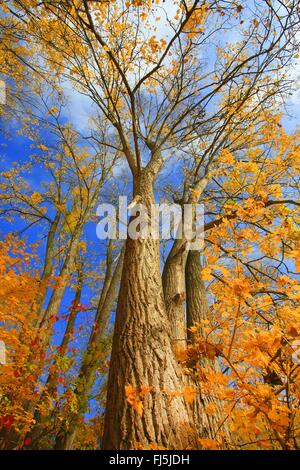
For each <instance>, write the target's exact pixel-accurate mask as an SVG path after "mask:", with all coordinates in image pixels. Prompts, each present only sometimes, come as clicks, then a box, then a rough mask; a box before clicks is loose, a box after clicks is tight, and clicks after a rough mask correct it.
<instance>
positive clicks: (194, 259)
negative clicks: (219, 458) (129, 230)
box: [185, 251, 229, 448]
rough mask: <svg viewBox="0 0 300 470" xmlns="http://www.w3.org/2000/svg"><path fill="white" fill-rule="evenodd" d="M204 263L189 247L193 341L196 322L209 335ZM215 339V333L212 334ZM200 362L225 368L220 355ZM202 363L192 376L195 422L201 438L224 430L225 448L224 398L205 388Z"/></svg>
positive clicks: (223, 444)
mask: <svg viewBox="0 0 300 470" xmlns="http://www.w3.org/2000/svg"><path fill="white" fill-rule="evenodd" d="M201 271H202V267H201V263H200V254H199V252H198V251H189V254H188V257H187V263H186V269H185V276H186V310H187V327H188V340H189V343H193V342H194V341H195V339H196V338H195V335H194V334H193V333H192V332H191V331H190V330H189V328H191V327H192V326H193V325H197V326H198V334H200V335H201V336H202V335H203V336H205V332H204V330H203V327H204V325H205V326H207V325H206V323H204V322H203V321H206V320H209V314H210V312H209V306H208V302H207V293H206V289H205V285H204V282H203V281H202V279H201ZM212 339H213V336H212ZM197 366H198V367H199V368H200V369H201V368H211V369H213V370H214V371H215V372H221V368H220V365H219V363H218V359H217V358H215V359H209V358H207V357H205V356H204V355H203V356H202V357H200V359H199V361H198V364H197ZM198 367H196V368H195V374H194V377H191V378H190V381H191V383H193V384H194V386H195V387H196V388H197V391H198V393H197V397H196V399H195V400H194V402H193V404H192V407H193V414H194V419H195V423H197V428H198V434H199V437H200V438H210V439H215V438H216V436H220V435H222V434H223V440H222V442H220V447H221V448H226V446H227V444H228V441H229V432H228V426H227V422H226V421H227V420H226V415H225V414H224V411H223V409H222V403H221V401H220V400H219V399H218V398H217V397H215V396H211V395H209V394H208V393H207V392H204V391H203V390H202V388H201V381H202V377H199V376H198ZM209 404H213V405H214V406H215V410H216V411H215V413H214V414H213V415H211V414H209V413H207V411H206V407H207V405H209Z"/></svg>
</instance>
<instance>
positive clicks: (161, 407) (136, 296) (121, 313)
mask: <svg viewBox="0 0 300 470" xmlns="http://www.w3.org/2000/svg"><path fill="white" fill-rule="evenodd" d="M137 196H139V198H140V201H141V203H142V204H144V205H145V206H146V207H147V209H148V214H150V213H151V211H150V206H151V204H153V203H154V193H153V176H152V174H151V173H150V172H149V171H147V169H145V170H141V173H140V174H139V175H138V176H137V177H136V181H135V187H134V198H136V197H137ZM126 386H127V391H128V390H129V391H130V390H134V391H135V392H136V393H138V392H140V391H141V389H142V387H150V388H151V390H150V391H149V393H146V394H145V395H144V397H141V396H139V397H138V400H140V401H142V405H143V409H141V406H140V402H139V401H138V404H139V406H134V405H138V404H137V403H136V402H133V403H132V401H131V403H129V402H128V400H127V399H126V391H125V387H126ZM128 387H132V389H130V388H128ZM182 387H183V378H182V374H181V371H180V368H179V365H178V363H177V361H176V359H175V357H174V352H173V349H172V344H171V338H170V323H169V320H168V318H167V314H166V309H165V304H164V298H163V290H162V281H161V274H160V252H159V241H158V240H154V239H152V238H150V236H149V237H147V238H146V239H138V240H133V239H131V238H128V239H127V242H126V250H125V259H124V268H123V273H122V279H121V286H120V292H119V299H118V305H117V312H116V322H115V328H114V337H113V347H112V354H111V363H110V370H109V380H108V394H107V407H106V414H105V424H104V436H103V448H104V449H134V448H136V446H142V447H143V448H147V447H148V446H149V444H151V443H154V444H156V445H160V446H164V447H166V448H169V449H184V448H187V447H189V446H190V445H191V442H192V440H193V432H192V429H190V428H191V422H190V417H189V412H188V407H187V405H186V403H185V401H184V399H183V397H182V396H178V395H176V394H174V395H175V396H171V394H170V393H169V392H180V391H181V390H182Z"/></svg>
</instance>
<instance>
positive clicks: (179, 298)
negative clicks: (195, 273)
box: [162, 240, 188, 349]
mask: <svg viewBox="0 0 300 470" xmlns="http://www.w3.org/2000/svg"><path fill="white" fill-rule="evenodd" d="M187 254H188V251H187V250H186V243H185V240H175V241H174V243H173V246H172V248H171V250H170V253H169V255H168V257H167V260H166V262H165V266H164V270H163V275H162V283H163V292H164V299H165V305H166V311H167V316H168V318H169V321H170V325H171V332H172V339H173V345H174V347H175V349H185V348H186V346H187V344H186V339H187V336H186V318H185V297H186V294H185V274H184V272H185V264H186V259H187Z"/></svg>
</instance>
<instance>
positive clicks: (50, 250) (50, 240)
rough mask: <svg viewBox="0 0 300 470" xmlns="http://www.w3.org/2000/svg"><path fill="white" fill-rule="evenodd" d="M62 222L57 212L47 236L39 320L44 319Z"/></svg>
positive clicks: (39, 296)
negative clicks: (59, 228)
mask: <svg viewBox="0 0 300 470" xmlns="http://www.w3.org/2000/svg"><path fill="white" fill-rule="evenodd" d="M59 221H60V213H59V212H56V214H55V217H54V219H53V222H52V223H51V227H50V230H49V233H48V236H47V245H46V254H45V261H44V269H43V273H42V276H41V280H40V289H39V295H38V299H37V306H36V309H37V316H38V319H39V320H41V319H42V315H43V305H44V303H45V300H46V295H47V288H48V285H47V283H48V281H49V278H50V276H52V274H53V258H54V242H55V236H56V233H57V228H58V224H59Z"/></svg>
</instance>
